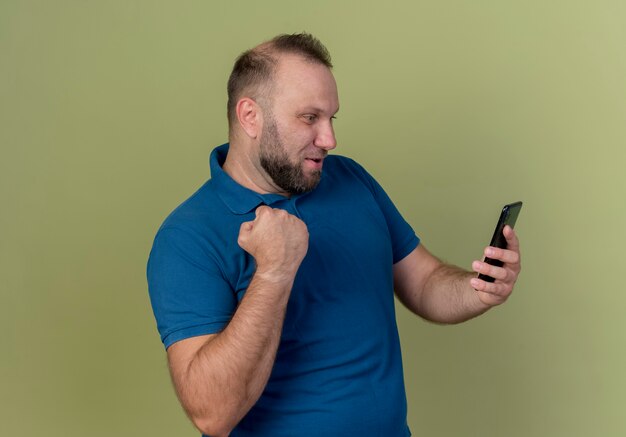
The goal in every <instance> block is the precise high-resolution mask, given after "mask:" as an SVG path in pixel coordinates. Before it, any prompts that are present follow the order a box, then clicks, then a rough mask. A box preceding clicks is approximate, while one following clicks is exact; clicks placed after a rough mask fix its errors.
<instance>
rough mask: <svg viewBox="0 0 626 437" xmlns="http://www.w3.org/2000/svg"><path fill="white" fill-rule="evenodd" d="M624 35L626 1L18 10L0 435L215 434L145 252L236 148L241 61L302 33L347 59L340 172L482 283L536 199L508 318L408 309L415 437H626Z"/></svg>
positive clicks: (2, 216)
mask: <svg viewBox="0 0 626 437" xmlns="http://www.w3.org/2000/svg"><path fill="white" fill-rule="evenodd" d="M625 23H626V2H623V1H621V0H613V1H611V0H599V1H595V2H590V1H571V0H567V1H566V0H555V1H549V2H548V1H538V0H530V1H521V0H512V1H489V0H475V1H463V0H451V1H433V0H424V1H398V2H394V1H389V2H381V1H377V2H369V1H344V2H342V1H323V0H319V1H316V2H293V1H264V2H252V1H250V2H209V1H148V0H145V1H132V0H126V1H121V0H119V1H106V2H98V1H87V0H85V1H55V2H46V1H18V0H3V1H2V2H1V3H0V147H1V153H0V299H1V301H0V333H1V334H2V348H1V349H0V435H2V436H12V437H21V436H34V435H46V436H51V437H52V436H59V437H67V436H83V435H89V436H92V437H100V436H102V437H104V436H155V437H157V436H197V435H199V433H197V432H196V431H195V430H194V428H193V427H192V426H191V425H190V423H189V422H188V420H187V419H186V417H185V415H184V413H183V412H182V410H181V408H180V407H179V405H178V402H177V400H176V398H175V395H174V391H173V389H172V387H171V384H170V381H169V376H168V372H167V366H166V359H165V353H164V350H163V347H162V345H161V343H160V340H159V337H158V334H157V332H156V326H155V322H154V319H153V316H152V311H151V308H150V305H149V300H148V293H147V285H146V281H145V264H146V260H147V256H148V253H149V250H150V247H151V244H152V239H153V237H154V234H155V232H156V230H157V228H158V226H159V225H160V223H161V222H162V220H163V219H164V218H165V216H166V215H167V214H168V213H169V212H170V211H171V210H172V209H173V208H174V207H175V206H177V205H178V204H179V203H180V202H181V201H182V200H184V199H185V198H186V197H187V196H188V195H189V194H191V193H192V192H193V191H195V189H196V188H197V187H199V186H200V185H201V184H202V183H203V182H204V181H205V180H206V179H207V178H208V177H209V171H208V155H209V153H210V151H211V149H212V148H213V147H214V146H216V145H218V144H221V143H223V142H225V141H226V139H227V137H226V135H227V127H226V126H227V125H226V117H225V106H226V91H225V86H226V80H227V77H228V74H229V72H230V68H231V66H232V63H233V61H234V59H235V57H236V56H237V55H238V54H239V53H240V52H241V51H243V50H245V49H247V48H249V47H251V46H253V45H255V44H257V43H258V42H260V41H263V40H266V39H268V38H271V37H272V36H274V35H276V34H278V33H293V32H300V31H303V30H306V31H308V32H311V33H313V34H315V35H316V36H318V37H319V38H320V39H321V40H322V41H323V42H324V43H325V44H326V45H327V46H328V48H329V50H330V51H331V54H332V56H333V60H334V63H335V70H334V72H335V76H336V79H337V82H338V85H339V93H340V102H341V111H340V112H339V114H338V119H337V121H336V124H335V126H336V132H337V137H338V142H339V146H338V148H337V149H336V151H335V153H339V154H343V155H347V156H351V157H353V158H355V159H356V160H358V161H359V162H360V163H362V164H363V165H364V166H365V167H366V168H367V169H368V170H369V171H370V172H371V173H372V174H373V175H374V176H375V177H376V178H377V179H378V180H379V181H380V183H381V184H382V185H383V186H384V187H385V189H386V190H387V192H388V194H389V195H390V196H391V197H392V199H393V200H394V201H395V203H396V205H397V206H398V208H399V209H400V210H401V211H402V212H403V214H404V216H405V218H406V219H407V220H408V221H409V222H410V223H411V224H412V225H413V227H414V228H415V230H416V232H417V233H418V235H419V236H420V237H421V238H422V241H423V242H424V244H425V245H426V246H427V247H428V248H429V249H430V250H431V251H433V252H434V253H435V254H437V255H438V256H440V257H442V258H444V259H446V260H447V261H450V262H453V263H456V264H459V265H461V266H464V267H466V268H467V267H469V266H470V264H471V261H472V260H473V259H476V258H478V257H480V255H481V253H482V249H483V247H484V245H486V244H487V243H488V241H489V238H490V237H491V233H492V232H493V227H494V225H495V220H496V218H497V215H498V213H499V210H500V208H501V206H502V205H503V204H504V203H507V202H510V201H515V200H523V201H524V203H525V206H524V210H523V211H522V213H521V215H520V218H519V221H518V228H517V229H518V233H519V236H520V239H521V244H522V256H523V271H522V275H521V277H520V279H519V281H518V285H517V288H516V290H515V292H514V294H513V296H512V297H511V298H510V300H509V301H508V302H507V303H506V304H505V305H504V306H502V307H500V308H497V309H495V310H493V311H491V312H489V313H488V314H486V315H484V316H483V317H480V318H478V319H475V320H473V321H471V322H469V323H466V324H463V325H458V326H437V325H432V324H428V323H426V322H423V321H421V320H420V319H418V318H416V317H413V316H411V315H410V314H408V313H407V312H406V310H404V308H402V307H401V306H400V305H399V306H398V320H399V329H400V335H401V339H402V347H403V355H404V366H405V379H406V384H407V395H408V401H409V422H410V426H411V429H412V431H413V434H414V435H416V436H421V435H423V436H433V437H448V436H481V437H501V436H507V437H529V436H532V437H542V436H567V437H573V436H581V437H583V436H584V437H587V436H591V435H594V436H623V435H626V417H625V416H624V408H625V407H626V372H625V371H624V369H626V340H625V332H626V317H625V316H624V310H625V309H626V297H625V294H626V290H625V288H626V287H625V286H624V280H623V276H624V275H623V270H624V268H623V266H624V260H625V258H624V247H626V231H625V230H624V228H625V227H624V224H625V223H626V206H625V203H626V202H625V200H626V196H625V187H626V176H625V172H624V167H625V164H626V159H625V158H626V152H625V145H626V24H625ZM329 256H332V255H329Z"/></svg>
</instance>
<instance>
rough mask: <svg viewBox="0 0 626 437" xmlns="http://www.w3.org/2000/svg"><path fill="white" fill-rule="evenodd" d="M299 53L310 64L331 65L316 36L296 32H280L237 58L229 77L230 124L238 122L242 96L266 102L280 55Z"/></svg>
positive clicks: (328, 66)
mask: <svg viewBox="0 0 626 437" xmlns="http://www.w3.org/2000/svg"><path fill="white" fill-rule="evenodd" d="M287 54H291V55H297V56H300V57H302V58H303V59H305V60H307V61H308V62H311V63H318V64H321V65H324V66H326V67H327V68H329V69H330V68H332V67H333V64H332V62H331V59H330V53H328V50H327V49H326V47H324V45H323V44H322V43H321V42H320V41H319V40H318V39H317V38H315V37H314V36H313V35H310V34H308V33H296V34H293V35H287V34H283V35H278V36H276V37H274V38H272V39H271V40H269V41H267V42H265V43H263V44H260V45H258V46H257V47H254V48H252V49H250V50H247V51H245V52H243V53H242V54H241V55H240V56H239V57H238V58H237V60H236V61H235V65H234V66H233V71H232V72H231V74H230V77H229V78H228V88H227V89H228V105H227V115H228V124H229V126H230V128H231V129H232V128H233V126H234V125H235V124H236V121H237V115H236V108H235V107H236V105H237V102H238V101H239V99H240V98H241V97H243V96H248V97H251V98H253V99H255V100H257V101H260V102H263V101H264V100H267V99H270V98H271V97H270V96H271V94H272V88H273V86H275V83H273V80H274V76H275V73H276V69H277V67H278V61H279V57H280V55H287Z"/></svg>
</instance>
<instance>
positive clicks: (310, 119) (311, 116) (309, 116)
mask: <svg viewBox="0 0 626 437" xmlns="http://www.w3.org/2000/svg"><path fill="white" fill-rule="evenodd" d="M303 117H304V119H305V120H306V121H307V122H309V123H312V122H314V121H315V119H316V118H317V115H315V114H306V115H304V116H303Z"/></svg>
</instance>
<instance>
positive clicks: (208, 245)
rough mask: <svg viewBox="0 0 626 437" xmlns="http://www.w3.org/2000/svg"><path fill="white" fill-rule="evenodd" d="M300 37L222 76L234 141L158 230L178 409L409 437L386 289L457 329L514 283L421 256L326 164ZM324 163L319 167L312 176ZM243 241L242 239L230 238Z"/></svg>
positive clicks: (254, 423)
mask: <svg viewBox="0 0 626 437" xmlns="http://www.w3.org/2000/svg"><path fill="white" fill-rule="evenodd" d="M331 67H332V65H331V62H330V56H329V55H328V52H327V51H326V49H325V48H324V46H323V45H321V43H320V42H319V41H318V40H316V39H315V38H314V37H312V36H311V35H307V34H297V35H281V36H279V37H276V38H274V39H273V40H271V41H269V42H266V43H264V44H261V45H260V46H258V47H255V48H254V49H252V50H250V51H248V52H245V53H244V54H242V55H241V56H240V57H239V59H238V60H237V62H236V63H235V66H234V69H233V73H232V74H231V77H230V80H229V87H228V91H229V103H228V118H229V125H230V134H229V140H230V143H229V145H224V146H221V147H219V148H217V149H215V150H214V151H213V153H212V155H211V176H212V179H211V180H209V181H208V182H207V183H206V184H205V185H204V186H203V187H202V188H200V190H199V191H198V192H196V193H195V194H194V195H193V196H192V197H191V198H189V199H188V200H187V201H186V202H184V203H183V204H182V205H181V206H180V207H179V208H177V210H176V211H174V212H173V213H172V214H171V215H170V217H168V219H167V220H166V221H165V222H164V224H163V226H162V227H161V229H160V230H159V233H158V234H157V237H156V238H155V243H154V247H153V250H152V252H151V256H150V261H149V265H148V281H149V286H150V295H151V300H152V304H153V308H154V311H155V316H156V318H157V323H158V327H159V331H160V332H161V337H162V339H163V342H164V344H165V346H166V348H167V353H168V359H169V363H170V371H171V374H172V379H173V381H174V385H175V387H176V390H177V394H178V396H179V399H180V401H181V403H182V405H183V407H184V408H185V411H186V412H187V414H188V415H189V417H190V418H191V420H192V421H193V422H194V424H195V425H196V426H197V427H198V429H200V430H201V431H202V432H203V433H204V434H206V435H211V436H222V435H229V434H230V433H232V435H234V436H249V435H271V436H309V435H310V436H319V435H333V436H344V435H345V436H354V435H378V436H406V435H410V432H409V430H408V427H407V425H406V398H405V393H404V384H403V376H402V366H401V357H400V349H399V341H398V335H397V328H396V325H395V314H394V307H393V290H394V289H395V291H396V294H397V295H398V297H399V298H400V299H401V300H402V302H403V303H404V304H405V305H406V306H407V307H408V308H409V309H411V310H412V311H413V312H415V313H416V314H418V315H420V316H422V317H424V318H426V319H429V320H433V321H437V322H444V323H454V322H460V321H463V320H466V319H468V318H471V317H474V316H476V315H478V314H481V313H483V312H484V311H486V310H487V309H489V308H490V307H491V306H494V305H497V304H500V303H502V302H503V301H504V300H506V298H507V297H508V295H509V294H510V293H511V291H512V288H513V284H514V282H515V280H516V278H517V275H518V273H519V269H520V267H519V249H518V244H517V239H516V237H515V234H514V232H513V231H512V229H510V228H507V229H506V231H505V235H506V237H507V240H508V242H509V245H510V249H509V250H500V249H494V248H488V249H486V251H485V254H486V255H488V256H490V257H491V258H496V259H500V260H502V261H503V262H504V263H505V264H504V266H503V267H502V268H498V267H492V266H489V265H488V264H485V263H483V262H479V261H476V262H475V263H474V265H473V268H474V270H475V271H476V272H480V273H486V274H489V275H491V276H493V277H495V278H496V281H495V282H494V283H492V284H491V283H486V282H483V281H481V280H479V279H477V278H475V277H474V276H475V275H474V274H472V273H470V272H466V271H463V270H461V269H458V268H456V267H453V266H448V265H445V264H443V263H441V262H440V261H439V260H438V259H437V258H435V257H434V256H432V255H431V254H430V253H429V252H428V251H427V250H426V249H425V248H424V246H423V245H421V244H419V243H420V242H419V239H418V238H417V237H416V236H415V233H414V232H413V230H412V229H411V227H410V226H409V225H408V224H407V223H406V222H405V221H404V220H403V219H402V217H401V215H400V214H399V212H398V211H397V210H396V208H395V207H394V206H393V204H392V203H391V201H390V200H389V198H388V197H387V195H386V194H385V192H384V191H383V190H382V188H381V187H380V186H379V185H378V184H377V183H376V181H374V179H373V178H371V176H369V175H368V174H367V173H366V172H365V170H363V169H362V168H361V167H360V166H359V165H358V164H356V163H355V162H354V161H352V160H349V159H347V158H342V157H338V156H327V153H328V152H329V151H330V150H332V149H334V148H335V146H336V142H335V136H334V131H333V125H332V121H333V118H334V115H335V113H336V112H337V111H338V110H339V101H338V97H337V88H336V84H335V80H334V78H333V75H332V73H331V70H330V68H331ZM322 169H323V171H322ZM235 243H237V244H235Z"/></svg>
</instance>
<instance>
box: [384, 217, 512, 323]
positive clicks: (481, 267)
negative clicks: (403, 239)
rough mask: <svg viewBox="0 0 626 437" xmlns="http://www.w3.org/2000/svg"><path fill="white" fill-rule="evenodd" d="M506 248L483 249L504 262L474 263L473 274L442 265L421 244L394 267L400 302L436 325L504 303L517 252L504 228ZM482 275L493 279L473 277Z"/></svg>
mask: <svg viewBox="0 0 626 437" xmlns="http://www.w3.org/2000/svg"><path fill="white" fill-rule="evenodd" d="M503 232H504V236H505V237H506V239H507V244H508V248H507V249H498V248H495V247H487V248H485V251H484V254H485V256H488V257H490V258H493V259H498V260H501V261H503V262H504V265H503V266H502V267H495V266H492V265H489V264H487V263H485V262H483V261H474V262H473V263H472V269H473V270H474V272H469V271H466V270H463V269H461V268H459V267H456V266H453V265H449V264H445V263H443V262H442V261H440V260H439V259H437V258H436V257H434V256H433V255H431V254H430V252H428V250H426V248H425V247H423V245H420V246H418V247H417V248H416V249H415V250H414V251H413V252H411V253H410V254H409V255H407V256H406V257H405V258H404V259H402V260H401V261H399V262H397V263H396V264H394V266H393V275H394V287H395V291H396V294H397V296H398V298H399V299H400V301H401V302H402V303H403V304H404V305H405V306H406V307H407V308H409V309H410V310H411V311H412V312H414V313H415V314H417V315H419V316H421V317H423V318H425V319H427V320H430V321H433V322H437V323H459V322H463V321H465V320H468V319H471V318H472V317H475V316H478V315H480V314H482V313H484V312H485V311H487V310H488V309H489V308H491V307H492V306H495V305H499V304H501V303H503V302H504V301H505V300H506V299H507V298H508V297H509V295H510V294H511V292H512V291H513V286H514V285H515V281H516V280H517V276H518V275H519V272H520V269H521V265H520V251H519V242H518V240H517V236H516V235H515V232H514V231H513V229H512V228H511V227H510V226H506V227H505V228H504V231H503ZM476 273H483V274H487V275H489V276H492V277H493V278H495V279H496V281H495V282H493V283H489V282H485V281H483V280H481V279H478V278H476V277H475V276H476Z"/></svg>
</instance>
